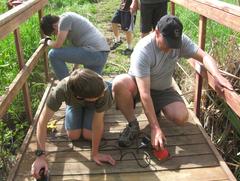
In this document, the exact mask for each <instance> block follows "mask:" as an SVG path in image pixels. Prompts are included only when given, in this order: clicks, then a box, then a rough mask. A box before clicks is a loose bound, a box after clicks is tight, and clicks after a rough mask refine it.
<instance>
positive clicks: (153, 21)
mask: <svg viewBox="0 0 240 181" xmlns="http://www.w3.org/2000/svg"><path fill="white" fill-rule="evenodd" d="M140 8H141V32H142V33H148V32H150V31H152V30H154V29H155V28H156V25H157V22H158V21H159V20H160V18H161V17H162V16H164V15H166V14H167V1H166V2H161V3H157V4H141V7H140Z"/></svg>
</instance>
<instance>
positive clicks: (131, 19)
mask: <svg viewBox="0 0 240 181" xmlns="http://www.w3.org/2000/svg"><path fill="white" fill-rule="evenodd" d="M135 21H136V15H132V14H131V13H130V12H129V11H120V10H117V11H116V12H115V14H114V16H113V19H112V23H116V24H120V25H121V29H122V30H123V31H133V28H134V24H135Z"/></svg>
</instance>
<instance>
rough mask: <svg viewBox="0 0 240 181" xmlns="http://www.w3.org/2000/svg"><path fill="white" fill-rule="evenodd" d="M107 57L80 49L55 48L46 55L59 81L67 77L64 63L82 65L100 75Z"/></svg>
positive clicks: (105, 54)
mask: <svg viewBox="0 0 240 181" xmlns="http://www.w3.org/2000/svg"><path fill="white" fill-rule="evenodd" d="M107 55H108V53H107V52H100V51H95V52H94V51H90V50H87V49H85V48H81V47H65V48H56V49H51V50H50V51H49V53H48V56H49V59H50V61H51V65H52V67H53V70H54V72H55V73H56V76H57V77H58V79H59V80H61V79H63V78H65V77H67V76H68V75H69V72H68V68H67V65H66V62H68V63H74V64H82V65H84V66H85V67H89V68H90V69H92V70H93V71H96V72H97V73H100V74H101V72H102V69H103V67H104V65H105V63H106V60H107Z"/></svg>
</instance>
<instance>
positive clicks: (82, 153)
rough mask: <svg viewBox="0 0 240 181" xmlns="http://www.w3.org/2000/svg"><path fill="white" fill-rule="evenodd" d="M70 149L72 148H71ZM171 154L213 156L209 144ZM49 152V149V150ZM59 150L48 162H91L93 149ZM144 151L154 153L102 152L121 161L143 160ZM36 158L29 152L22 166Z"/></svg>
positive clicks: (180, 148) (171, 150)
mask: <svg viewBox="0 0 240 181" xmlns="http://www.w3.org/2000/svg"><path fill="white" fill-rule="evenodd" d="M68 148H71V146H69V147H68ZM167 149H168V150H169V153H170V155H171V156H173V157H182V156H194V155H206V154H211V153H212V152H211V149H210V148H209V146H208V145H207V144H195V145H182V146H175V145H174V146H167ZM47 150H49V147H48V148H47ZM61 150H62V148H59V149H57V150H55V151H53V152H49V154H48V156H47V160H48V162H49V163H50V162H62V163H63V162H71V163H73V162H87V161H91V149H85V150H80V149H78V147H73V149H72V150H67V151H61ZM143 150H145V151H148V152H149V153H150V154H151V153H152V151H151V150H150V149H141V150H139V154H137V149H136V148H125V149H123V148H119V149H118V148H117V147H106V148H103V149H101V150H100V152H101V153H105V154H110V155H112V156H113V158H114V159H115V160H117V161H120V156H121V154H120V153H126V152H133V153H135V154H136V158H137V159H139V160H141V159H143V157H144V154H143ZM35 158H36V156H35V154H34V152H27V153H26V154H25V155H24V157H23V161H22V165H31V164H32V163H33V161H34V160H35ZM124 160H135V158H134V157H133V155H132V154H127V155H126V156H124Z"/></svg>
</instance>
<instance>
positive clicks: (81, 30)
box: [59, 12, 110, 51]
mask: <svg viewBox="0 0 240 181" xmlns="http://www.w3.org/2000/svg"><path fill="white" fill-rule="evenodd" d="M59 29H60V31H69V32H68V35H67V39H68V40H69V41H70V42H71V43H72V45H74V46H77V47H83V48H86V49H90V50H92V51H109V50H110V48H109V45H108V43H107V41H106V39H105V37H104V36H103V34H102V33H101V32H100V31H99V30H98V29H97V28H96V27H95V26H94V25H93V24H92V23H91V22H90V21H89V20H88V19H86V18H85V17H83V16H80V15H78V14H76V13H74V12H67V13H64V14H62V15H61V16H60V20H59Z"/></svg>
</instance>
